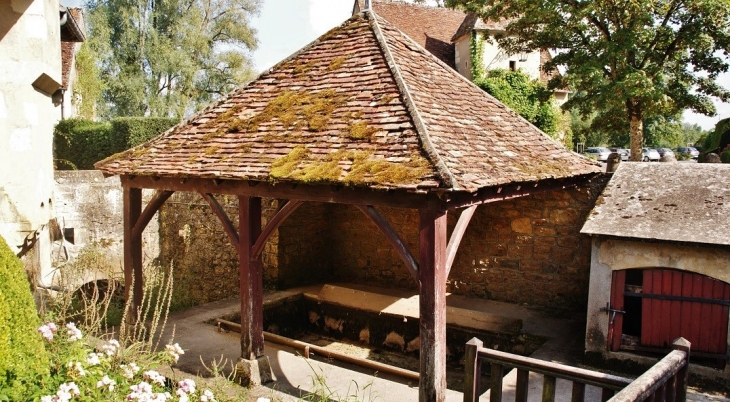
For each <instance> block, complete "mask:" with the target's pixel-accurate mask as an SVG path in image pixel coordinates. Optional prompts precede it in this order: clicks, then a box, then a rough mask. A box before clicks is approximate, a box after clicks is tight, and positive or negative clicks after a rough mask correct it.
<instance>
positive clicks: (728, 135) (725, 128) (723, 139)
mask: <svg viewBox="0 0 730 402" xmlns="http://www.w3.org/2000/svg"><path fill="white" fill-rule="evenodd" d="M729 144H730V118H729V119H723V120H720V121H718V122H717V124H716V125H715V131H713V132H711V133H710V134H709V135H708V136H707V138H705V142H704V144H702V146H703V147H704V149H703V151H702V152H704V153H707V152H722V151H723V150H724V149H725V148H726V147H727V146H728V145H729Z"/></svg>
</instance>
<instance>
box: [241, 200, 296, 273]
mask: <svg viewBox="0 0 730 402" xmlns="http://www.w3.org/2000/svg"><path fill="white" fill-rule="evenodd" d="M300 205H302V201H297V200H289V201H287V202H286V203H285V204H284V205H283V206H282V207H281V208H279V210H278V211H276V214H275V215H274V216H273V217H271V219H269V221H268V222H267V223H266V227H265V228H264V230H263V231H262V232H261V235H260V236H258V238H257V239H256V242H255V243H254V245H253V248H251V258H254V259H255V258H259V257H260V256H261V252H262V251H264V246H265V245H266V242H267V241H268V240H269V237H271V235H272V234H273V233H274V231H275V230H276V229H278V228H279V226H280V225H281V224H282V223H283V222H284V221H285V220H286V218H288V217H289V215H291V214H292V213H293V212H294V211H296V210H297V208H299V206H300Z"/></svg>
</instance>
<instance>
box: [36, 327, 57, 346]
mask: <svg viewBox="0 0 730 402" xmlns="http://www.w3.org/2000/svg"><path fill="white" fill-rule="evenodd" d="M56 331H58V328H57V327H56V324H54V323H52V322H49V323H47V324H43V325H41V326H40V327H38V333H39V334H41V336H43V337H44V338H45V339H46V340H47V341H48V342H50V341H52V340H53V334H54V333H56Z"/></svg>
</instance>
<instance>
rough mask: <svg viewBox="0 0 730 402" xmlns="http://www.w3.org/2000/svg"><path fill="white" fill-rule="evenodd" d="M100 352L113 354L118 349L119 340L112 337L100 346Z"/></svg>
mask: <svg viewBox="0 0 730 402" xmlns="http://www.w3.org/2000/svg"><path fill="white" fill-rule="evenodd" d="M101 350H102V352H104V353H106V355H107V356H114V355H115V354H117V351H118V350H119V341H117V340H116V339H112V340H110V341H109V342H107V343H106V344H104V346H102V347H101Z"/></svg>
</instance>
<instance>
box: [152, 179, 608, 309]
mask: <svg viewBox="0 0 730 402" xmlns="http://www.w3.org/2000/svg"><path fill="white" fill-rule="evenodd" d="M606 182H607V176H600V177H598V178H596V179H594V180H593V181H591V182H587V183H585V184H584V185H582V186H580V187H578V188H573V189H568V190H559V191H550V192H545V193H539V194H536V195H534V196H529V197H523V198H518V199H513V200H507V201H502V202H495V203H491V204H486V205H482V206H479V207H478V209H477V212H476V213H475V215H474V218H473V220H472V222H471V224H470V226H469V229H468V230H467V232H466V234H465V236H464V239H463V241H462V243H461V247H460V248H459V252H458V254H457V257H456V260H455V262H454V266H453V268H452V270H451V274H450V275H449V281H448V290H449V291H450V292H453V293H456V294H463V295H466V296H471V297H479V298H486V299H492V300H499V301H506V302H512V303H525V304H529V305H533V306H540V307H545V308H550V309H555V310H564V311H567V310H574V311H580V312H582V311H585V308H586V307H585V306H586V302H587V295H588V275H589V270H590V253H591V245H590V239H589V238H588V237H587V236H582V235H580V234H579V232H580V228H581V227H582V225H583V222H584V221H585V219H586V217H587V216H588V213H589V212H590V210H591V209H592V207H593V205H594V202H595V199H596V197H597V196H598V194H599V193H600V191H601V190H602V189H603V186H604V185H605V183H606ZM219 201H220V202H221V204H222V205H224V208H225V209H226V211H227V213H228V214H229V216H230V217H231V218H232V220H233V221H234V223H235V221H236V220H237V219H236V217H237V199H236V198H235V197H228V198H226V197H219ZM277 207H278V201H277V200H264V220H266V219H267V218H268V217H270V216H271V215H272V214H273V213H274V211H275V210H276V208H277ZM378 210H379V212H380V213H381V214H382V215H383V216H384V217H385V218H386V219H387V220H388V222H389V223H390V224H391V226H393V227H394V228H395V230H396V231H397V232H398V233H399V235H400V236H401V237H402V238H403V240H404V242H405V243H406V244H407V245H408V247H409V248H410V249H411V250H412V253H413V254H414V255H415V256H416V258H417V256H418V213H417V211H414V210H402V209H395V208H378ZM161 219H162V221H161V229H160V237H161V241H162V246H161V261H162V263H163V264H173V266H174V270H175V272H176V273H177V274H176V275H175V281H176V285H175V289H176V291H175V292H176V303H177V304H178V305H177V307H183V306H186V305H194V304H199V303H204V302H208V301H212V300H218V299H221V298H225V297H233V296H235V295H236V294H237V293H238V270H237V264H238V263H237V261H238V259H237V257H236V254H235V250H234V248H233V246H231V244H230V242H229V240H228V236H227V235H226V234H225V232H224V231H223V227H222V225H221V224H220V222H219V221H218V219H217V218H216V217H215V216H214V215H213V214H212V213H211V212H210V208H209V207H208V205H207V204H206V203H205V202H204V201H203V200H202V199H201V198H200V197H199V196H198V195H196V194H183V193H180V194H175V195H173V197H172V198H171V199H170V200H169V201H168V202H167V203H166V205H165V206H164V207H163V209H162V215H161ZM457 219H458V211H457V213H451V214H450V216H449V230H452V229H453V227H454V225H455V223H456V220H457ZM263 262H264V286H265V287H269V288H271V287H275V288H288V287H293V286H300V285H305V284H310V283H317V282H323V281H347V282H355V283H365V284H370V285H380V286H386V287H399V288H411V289H415V287H416V283H415V281H414V280H413V278H411V276H410V274H409V272H408V270H407V269H406V268H405V266H404V265H403V263H402V262H401V260H400V258H399V257H398V255H397V254H396V252H395V251H394V249H393V247H392V246H391V245H390V243H389V242H388V241H387V240H386V238H385V236H384V235H383V234H382V233H381V232H380V231H379V230H378V229H377V227H376V226H375V225H374V224H373V223H372V222H371V221H370V220H369V219H368V218H367V217H366V216H365V215H363V214H362V212H360V211H359V210H358V209H356V208H354V207H352V206H347V205H338V204H321V203H305V204H303V205H302V206H301V207H300V208H299V209H298V210H297V211H296V212H295V213H294V214H292V215H291V216H290V217H289V218H288V219H287V220H286V221H285V222H284V224H283V225H282V226H281V227H280V228H279V230H278V232H277V233H275V234H274V235H273V236H272V238H271V239H270V241H269V242H268V243H267V245H266V248H265V251H264V256H263Z"/></svg>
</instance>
